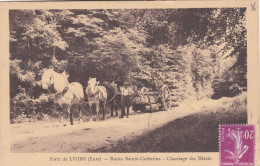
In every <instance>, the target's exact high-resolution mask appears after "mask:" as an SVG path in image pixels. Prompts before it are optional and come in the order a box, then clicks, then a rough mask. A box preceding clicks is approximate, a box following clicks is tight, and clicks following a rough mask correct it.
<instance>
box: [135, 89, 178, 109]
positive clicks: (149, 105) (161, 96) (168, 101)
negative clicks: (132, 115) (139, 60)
mask: <svg viewBox="0 0 260 166" xmlns="http://www.w3.org/2000/svg"><path fill="white" fill-rule="evenodd" d="M172 104H173V103H172V94H171V93H170V90H169V88H168V86H167V85H163V86H162V88H161V90H149V89H148V88H145V87H143V88H142V89H141V90H140V91H136V93H135V95H134V96H133V98H132V109H133V111H138V110H140V111H142V112H153V111H160V110H166V111H168V110H170V109H171V108H172Z"/></svg>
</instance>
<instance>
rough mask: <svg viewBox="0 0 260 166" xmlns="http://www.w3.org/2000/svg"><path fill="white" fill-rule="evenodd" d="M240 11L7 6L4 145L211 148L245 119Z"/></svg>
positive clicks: (66, 149) (95, 149)
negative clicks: (224, 129) (222, 130)
mask: <svg viewBox="0 0 260 166" xmlns="http://www.w3.org/2000/svg"><path fill="white" fill-rule="evenodd" d="M247 12H248V10H247V8H245V7H244V8H169V9H168V8H163V9H161V8H158V9H156V8H154V9H10V10H9V53H10V55H9V79H10V142H11V147H10V148H11V152H12V153H86V152H87V153H147V152H149V153H153V152H218V151H219V140H218V139H219V138H218V134H219V133H218V132H219V125H220V124H247V123H248V111H247V25H246V22H247V17H246V13H247Z"/></svg>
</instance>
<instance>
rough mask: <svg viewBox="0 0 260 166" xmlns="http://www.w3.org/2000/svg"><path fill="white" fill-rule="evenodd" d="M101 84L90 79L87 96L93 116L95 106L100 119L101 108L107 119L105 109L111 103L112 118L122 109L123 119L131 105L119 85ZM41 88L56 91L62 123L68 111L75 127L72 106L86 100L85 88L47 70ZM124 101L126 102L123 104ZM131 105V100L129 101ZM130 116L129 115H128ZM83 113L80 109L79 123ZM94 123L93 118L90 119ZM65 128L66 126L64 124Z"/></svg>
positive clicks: (65, 76) (66, 77) (65, 75)
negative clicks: (65, 112)
mask: <svg viewBox="0 0 260 166" xmlns="http://www.w3.org/2000/svg"><path fill="white" fill-rule="evenodd" d="M99 84H100V83H99V82H98V81H97V80H96V78H91V77H90V78H89V80H88V85H87V87H86V90H85V92H86V95H87V99H88V105H89V108H90V111H91V115H92V109H93V106H96V114H97V117H98V118H99V115H100V106H101V107H102V109H103V111H102V112H103V118H102V119H104V118H105V109H106V104H107V103H108V102H109V103H110V107H111V116H113V110H114V109H115V110H116V116H118V111H117V110H118V108H119V107H122V113H121V117H123V116H124V110H125V107H127V109H128V112H129V106H130V105H129V104H127V105H125V104H124V103H127V102H125V101H124V96H123V95H122V94H121V92H120V89H119V88H118V86H117V84H115V83H114V82H112V83H108V82H104V83H103V86H101V85H99ZM41 86H42V88H43V89H46V90H48V91H50V90H54V92H55V100H56V102H57V103H58V105H59V106H60V107H61V109H62V112H61V114H62V115H61V122H62V123H63V124H64V121H63V112H64V111H67V112H68V113H69V117H70V124H71V125H73V112H72V109H71V106H72V105H75V104H76V105H79V103H80V102H82V101H83V100H84V91H83V86H82V85H81V84H80V83H78V82H72V83H69V81H68V75H67V74H66V73H65V72H63V73H62V74H60V73H57V72H55V71H54V70H53V69H46V70H44V71H43V75H42V80H41ZM130 91H131V94H130V93H128V94H127V95H128V97H127V98H129V96H130V95H133V91H132V90H130ZM128 92H129V90H128ZM122 101H124V102H123V103H122ZM128 103H130V100H129V101H128ZM127 116H128V115H127ZM81 118H82V113H81V109H79V123H80V122H82V119H81ZM90 120H91V121H92V116H91V118H90ZM64 126H65V124H64Z"/></svg>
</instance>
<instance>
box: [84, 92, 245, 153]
mask: <svg viewBox="0 0 260 166" xmlns="http://www.w3.org/2000/svg"><path fill="white" fill-rule="evenodd" d="M212 102H214V101H212ZM246 103H247V97H246V93H242V94H241V95H239V96H237V97H234V98H222V99H220V100H219V101H218V102H217V105H215V106H212V107H209V108H205V109H204V110H203V111H202V112H200V113H195V114H191V115H188V116H185V117H183V118H179V119H176V120H174V121H172V122H170V123H168V124H166V125H165V126H163V127H161V128H157V129H155V130H153V131H150V132H147V133H145V134H144V135H141V136H138V137H137V138H134V139H132V140H129V139H127V138H126V139H123V140H120V141H118V142H116V143H111V145H109V146H104V147H101V148H98V149H88V150H87V151H91V152H117V153H122V152H131V153H133V152H218V150H219V149H218V148H219V143H218V127H219V125H220V124H246V123H247V109H246V105H247V104H246ZM172 111H174V110H172Z"/></svg>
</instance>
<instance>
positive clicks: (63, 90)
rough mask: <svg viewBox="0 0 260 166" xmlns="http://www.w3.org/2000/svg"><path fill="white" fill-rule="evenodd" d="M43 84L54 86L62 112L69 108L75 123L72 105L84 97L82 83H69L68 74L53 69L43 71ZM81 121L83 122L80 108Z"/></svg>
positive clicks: (44, 85)
mask: <svg viewBox="0 0 260 166" xmlns="http://www.w3.org/2000/svg"><path fill="white" fill-rule="evenodd" d="M41 84H42V88H43V89H50V88H51V87H52V88H53V89H54V90H55V99H56V101H57V103H58V104H59V106H60V107H61V109H62V114H63V112H64V111H63V110H67V112H68V113H69V115H70V123H71V125H73V118H72V116H73V115H72V111H71V106H72V105H73V104H79V102H80V101H81V100H82V99H83V98H84V92H83V87H82V85H81V84H80V83H78V82H72V83H69V81H68V75H67V74H66V73H65V72H63V73H62V74H60V73H57V72H55V71H54V70H53V69H47V70H44V71H43V76H42V81H41ZM61 122H62V123H63V115H62V116H61ZM79 122H81V110H80V109H79Z"/></svg>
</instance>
